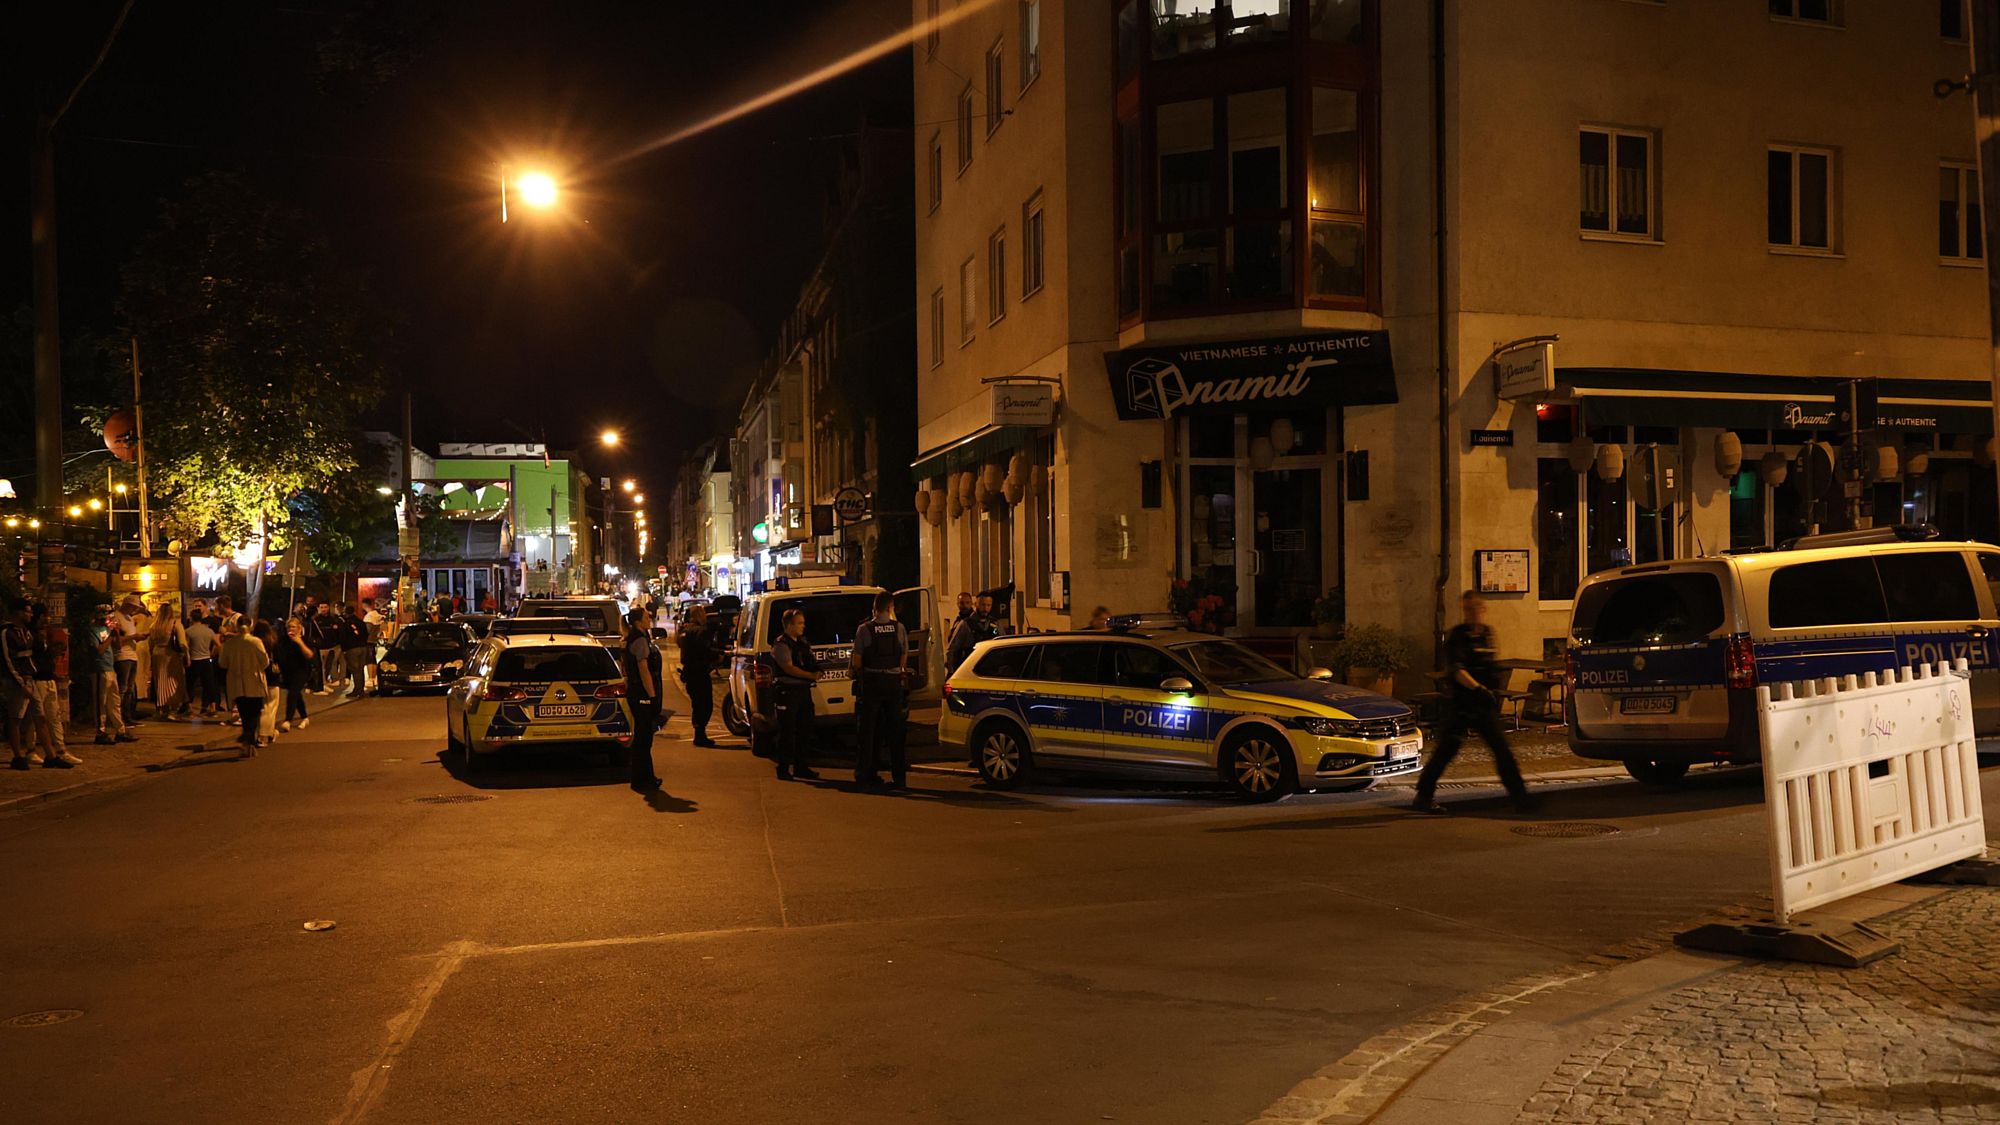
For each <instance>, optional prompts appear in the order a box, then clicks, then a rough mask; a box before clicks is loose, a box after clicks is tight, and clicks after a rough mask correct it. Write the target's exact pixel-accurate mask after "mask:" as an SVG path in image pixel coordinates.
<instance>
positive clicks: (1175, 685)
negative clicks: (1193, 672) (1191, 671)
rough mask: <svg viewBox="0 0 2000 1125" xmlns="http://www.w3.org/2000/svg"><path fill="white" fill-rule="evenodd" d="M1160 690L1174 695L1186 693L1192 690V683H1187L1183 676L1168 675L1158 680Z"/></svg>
mask: <svg viewBox="0 0 2000 1125" xmlns="http://www.w3.org/2000/svg"><path fill="white" fill-rule="evenodd" d="M1160 690H1161V691H1166V692H1172V693H1173V694H1175V695H1187V694H1188V693H1190V692H1192V691H1194V685H1193V684H1192V683H1189V682H1188V681H1187V679H1186V678H1185V677H1182V676H1169V677H1167V678H1166V679H1164V680H1161V681H1160Z"/></svg>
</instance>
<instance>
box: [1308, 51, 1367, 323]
mask: <svg viewBox="0 0 2000 1125" xmlns="http://www.w3.org/2000/svg"><path fill="white" fill-rule="evenodd" d="M1307 160H1308V163H1307V172H1306V187H1307V191H1308V193H1309V194H1310V197H1311V198H1310V200H1309V203H1310V204H1311V208H1310V209H1311V212H1312V220H1311V221H1312V246H1311V249H1310V254H1311V256H1312V275H1311V276H1312V288H1311V290H1310V294H1311V296H1314V297H1320V298H1329V297H1330V298H1340V297H1350V298H1352V297H1365V296H1367V293H1368V290H1367V276H1368V271H1367V255H1366V251H1367V244H1368V239H1367V227H1366V226H1365V224H1364V222H1363V218H1362V209H1361V95H1360V93H1359V92H1357V91H1354V90H1336V89H1331V88H1329V87H1325V86H1315V87H1313V92H1312V148H1311V151H1310V152H1309V154H1308V157H1307Z"/></svg>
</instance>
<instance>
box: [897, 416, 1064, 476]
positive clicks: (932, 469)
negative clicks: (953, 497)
mask: <svg viewBox="0 0 2000 1125" xmlns="http://www.w3.org/2000/svg"><path fill="white" fill-rule="evenodd" d="M1036 430H1037V427H1035V426H993V425H989V426H981V427H980V428H979V429H976V430H974V431H972V432H971V433H969V434H967V435H965V436H964V437H962V438H959V439H958V440H956V441H951V442H946V443H945V444H944V445H940V446H938V447H936V448H935V449H930V450H926V451H925V452H923V453H920V454H918V455H917V459H916V460H915V461H912V462H910V476H911V478H912V479H914V480H918V481H926V480H929V479H931V478H932V477H941V476H944V475H945V474H947V473H955V472H958V471H959V470H961V469H971V468H974V467H975V466H977V465H978V464H979V463H980V462H982V461H985V460H986V459H987V458H989V457H992V456H993V455H994V454H996V453H1004V452H1006V451H1007V450H1010V449H1018V448H1020V447H1021V446H1023V445H1026V444H1027V443H1028V439H1029V438H1031V437H1032V436H1034V434H1035V432H1036Z"/></svg>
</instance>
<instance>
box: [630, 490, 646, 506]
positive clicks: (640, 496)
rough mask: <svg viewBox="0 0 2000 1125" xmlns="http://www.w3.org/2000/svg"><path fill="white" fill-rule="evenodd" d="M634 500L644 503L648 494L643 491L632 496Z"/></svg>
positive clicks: (637, 502)
mask: <svg viewBox="0 0 2000 1125" xmlns="http://www.w3.org/2000/svg"><path fill="white" fill-rule="evenodd" d="M632 502H633V503H634V504H644V503H645V502H646V494H645V493H643V492H641V493H639V494H638V495H636V496H634V497H632Z"/></svg>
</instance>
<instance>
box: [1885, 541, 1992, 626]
mask: <svg viewBox="0 0 2000 1125" xmlns="http://www.w3.org/2000/svg"><path fill="white" fill-rule="evenodd" d="M1875 572H1876V573H1877V574H1879V575H1881V576H1882V595H1883V600H1884V601H1885V602H1886V603H1887V604H1888V610H1889V620H1891V621H1977V620H1979V617H1980V613H1979V598H1978V596H1977V595H1976V594H1974V593H1973V592H1972V572H1971V571H1970V570H1968V569H1966V566H1965V556H1964V555H1963V554H1962V553H1960V552H1958V551H1925V552H1923V553H1921V554H1917V553H1912V554H1896V555H1877V556H1875Z"/></svg>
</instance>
